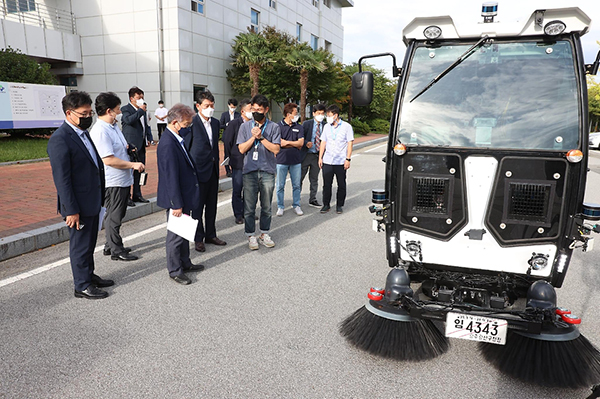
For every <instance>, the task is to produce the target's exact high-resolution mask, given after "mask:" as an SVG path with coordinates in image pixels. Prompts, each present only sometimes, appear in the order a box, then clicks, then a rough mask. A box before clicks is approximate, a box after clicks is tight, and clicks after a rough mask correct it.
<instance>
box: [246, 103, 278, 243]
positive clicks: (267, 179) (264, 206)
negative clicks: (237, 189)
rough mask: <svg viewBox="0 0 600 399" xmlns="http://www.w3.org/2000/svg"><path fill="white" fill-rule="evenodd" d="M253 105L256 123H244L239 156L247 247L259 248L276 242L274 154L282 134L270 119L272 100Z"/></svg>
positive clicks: (253, 116) (254, 121) (275, 163)
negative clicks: (241, 157) (273, 233)
mask: <svg viewBox="0 0 600 399" xmlns="http://www.w3.org/2000/svg"><path fill="white" fill-rule="evenodd" d="M250 102H251V104H252V118H253V120H251V121H248V122H245V123H244V124H243V125H242V127H241V128H240V131H239V133H238V138H237V144H238V149H239V151H240V153H242V154H244V169H243V171H242V173H243V175H244V219H245V223H244V224H245V228H244V230H245V233H246V236H247V237H248V246H249V247H250V249H252V250H256V249H258V244H259V243H260V244H263V245H264V246H265V247H268V248H271V247H274V246H275V243H274V242H273V240H272V239H271V237H270V236H269V230H270V229H271V201H272V200H273V189H274V187H275V172H276V166H277V162H276V161H275V155H276V154H277V153H279V149H280V143H281V132H280V129H279V124H277V123H273V122H272V121H270V120H269V119H267V115H266V114H267V112H269V100H268V99H267V98H266V97H265V96H263V95H261V94H257V95H255V96H254V97H253V98H252V100H251V101H250ZM259 193H260V231H261V235H260V236H259V237H258V239H257V237H255V236H254V233H255V230H256V221H255V219H254V215H255V212H256V203H257V202H258V194H259Z"/></svg>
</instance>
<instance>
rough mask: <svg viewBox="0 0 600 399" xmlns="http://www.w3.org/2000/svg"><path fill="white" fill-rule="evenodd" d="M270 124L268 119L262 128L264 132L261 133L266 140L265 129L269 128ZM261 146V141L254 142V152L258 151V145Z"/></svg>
mask: <svg viewBox="0 0 600 399" xmlns="http://www.w3.org/2000/svg"><path fill="white" fill-rule="evenodd" d="M268 123H269V120H268V119H267V120H266V121H265V124H264V125H263V127H262V130H261V131H260V135H261V136H262V137H263V138H264V135H263V133H264V132H265V128H266V127H267V124H268ZM259 144H260V140H254V151H258V145H259Z"/></svg>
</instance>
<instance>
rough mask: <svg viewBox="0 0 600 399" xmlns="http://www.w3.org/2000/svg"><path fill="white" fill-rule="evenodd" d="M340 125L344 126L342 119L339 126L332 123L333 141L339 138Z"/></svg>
mask: <svg viewBox="0 0 600 399" xmlns="http://www.w3.org/2000/svg"><path fill="white" fill-rule="evenodd" d="M340 126H342V121H340V123H338V125H337V126H333V125H331V129H332V130H331V133H332V134H331V138H332V139H333V141H335V139H336V138H337V135H338V133H339V132H338V131H337V130H338V129H339V128H340ZM333 132H335V136H334V135H333Z"/></svg>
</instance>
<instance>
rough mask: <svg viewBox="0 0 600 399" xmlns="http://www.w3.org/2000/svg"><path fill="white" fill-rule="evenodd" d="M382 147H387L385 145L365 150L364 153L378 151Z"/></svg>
mask: <svg viewBox="0 0 600 399" xmlns="http://www.w3.org/2000/svg"><path fill="white" fill-rule="evenodd" d="M383 147H387V144H382V145H378V146H377V147H375V148H371V149H370V150H367V151H365V152H371V151H375V150H378V149H380V148H383Z"/></svg>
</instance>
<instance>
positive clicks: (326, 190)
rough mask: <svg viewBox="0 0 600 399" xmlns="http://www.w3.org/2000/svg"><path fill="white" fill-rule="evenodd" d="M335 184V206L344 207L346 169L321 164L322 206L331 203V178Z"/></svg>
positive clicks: (341, 166) (342, 166)
mask: <svg viewBox="0 0 600 399" xmlns="http://www.w3.org/2000/svg"><path fill="white" fill-rule="evenodd" d="M334 175H335V180H336V182H337V187H338V188H337V195H336V197H337V198H336V206H344V203H345V201H346V169H344V165H328V164H325V163H324V164H323V205H330V203H331V187H332V186H333V176H334Z"/></svg>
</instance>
